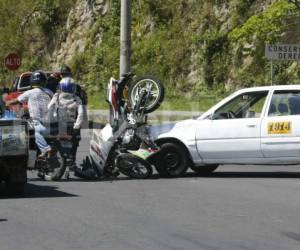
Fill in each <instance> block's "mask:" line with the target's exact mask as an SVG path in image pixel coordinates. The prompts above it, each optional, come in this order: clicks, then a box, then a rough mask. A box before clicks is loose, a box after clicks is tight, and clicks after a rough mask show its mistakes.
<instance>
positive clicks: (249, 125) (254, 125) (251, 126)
mask: <svg viewBox="0 0 300 250" xmlns="http://www.w3.org/2000/svg"><path fill="white" fill-rule="evenodd" d="M247 127H248V128H255V127H256V124H247Z"/></svg>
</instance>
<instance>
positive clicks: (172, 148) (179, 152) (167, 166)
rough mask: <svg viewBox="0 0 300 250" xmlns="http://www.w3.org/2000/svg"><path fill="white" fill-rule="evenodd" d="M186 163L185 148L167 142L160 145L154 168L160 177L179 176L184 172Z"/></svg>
mask: <svg viewBox="0 0 300 250" xmlns="http://www.w3.org/2000/svg"><path fill="white" fill-rule="evenodd" d="M188 164H189V159H188V155H187V152H186V150H185V148H183V147H182V146H181V145H179V144H176V143H173V142H168V143H164V144H162V145H161V147H160V152H159V154H158V155H157V157H156V163H155V168H156V170H157V172H158V173H159V175H160V176H162V177H180V176H183V175H184V174H185V172H186V170H187V168H188Z"/></svg>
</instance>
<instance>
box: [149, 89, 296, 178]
mask: <svg viewBox="0 0 300 250" xmlns="http://www.w3.org/2000/svg"><path fill="white" fill-rule="evenodd" d="M154 132H155V133H156V134H157V140H156V142H157V144H158V145H161V152H160V154H159V157H157V158H156V162H155V164H156V166H157V169H158V171H159V172H160V174H161V175H165V176H173V177H175V176H180V175H182V174H184V173H185V171H186V170H187V168H188V167H189V166H190V167H191V168H192V169H193V170H194V171H196V172H198V173H210V172H212V171H214V170H215V169H216V168H217V167H218V165H219V164H297V163H300V85H284V86H268V87H254V88H247V89H242V90H239V91H237V92H235V93H233V94H232V95H230V96H229V97H227V98H225V99H223V100H222V101H220V102H219V103H218V104H216V105H215V106H213V107H212V108H210V109H209V110H208V111H207V112H205V113H204V114H203V115H201V116H200V117H199V118H197V119H191V120H185V121H180V122H177V123H175V124H171V125H170V124H169V125H161V126H159V127H156V128H155V131H154Z"/></svg>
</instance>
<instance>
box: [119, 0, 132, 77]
mask: <svg viewBox="0 0 300 250" xmlns="http://www.w3.org/2000/svg"><path fill="white" fill-rule="evenodd" d="M120 42H121V44H120V76H121V75H122V74H124V73H127V72H129V71H130V69H131V65H130V59H131V0H121V34H120Z"/></svg>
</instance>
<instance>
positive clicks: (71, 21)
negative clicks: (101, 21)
mask: <svg viewBox="0 0 300 250" xmlns="http://www.w3.org/2000/svg"><path fill="white" fill-rule="evenodd" d="M110 1H111V0H77V2H76V4H75V5H74V7H73V8H72V9H71V10H70V13H69V16H68V20H67V23H66V27H65V28H64V33H62V34H61V35H60V42H59V43H58V44H57V46H56V49H55V50H54V52H53V55H52V56H51V58H52V62H51V65H52V67H53V68H57V67H58V66H59V64H61V63H68V61H69V60H71V59H72V57H73V56H74V55H75V54H76V53H78V52H83V51H84V49H85V44H86V42H87V39H88V33H89V31H90V30H91V29H92V28H93V25H94V24H95V20H96V19H97V17H98V16H99V15H105V14H106V13H107V12H108V10H109V7H110ZM99 39H101V37H99Z"/></svg>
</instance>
